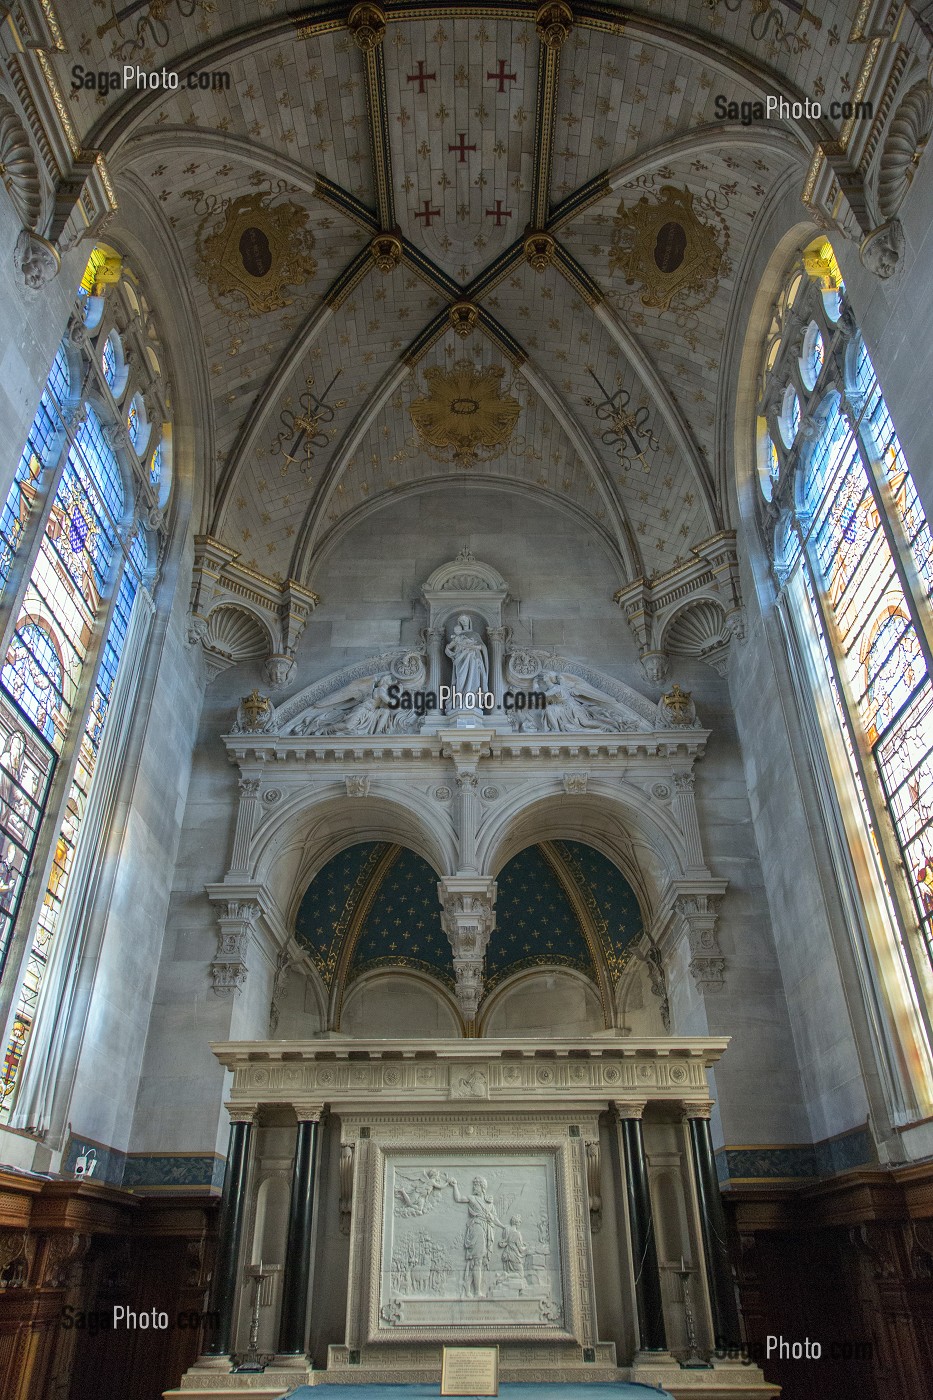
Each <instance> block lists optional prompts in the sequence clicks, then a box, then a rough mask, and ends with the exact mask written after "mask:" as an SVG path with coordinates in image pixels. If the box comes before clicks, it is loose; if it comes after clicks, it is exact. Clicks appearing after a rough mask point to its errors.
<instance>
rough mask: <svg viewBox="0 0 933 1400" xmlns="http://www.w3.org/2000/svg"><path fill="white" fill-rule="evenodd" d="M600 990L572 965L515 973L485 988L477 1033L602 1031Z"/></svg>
mask: <svg viewBox="0 0 933 1400" xmlns="http://www.w3.org/2000/svg"><path fill="white" fill-rule="evenodd" d="M605 1029H606V1022H605V1019H604V1016H603V1009H602V1004H601V1002H600V997H599V991H598V990H597V988H596V987H595V986H594V985H593V983H592V982H591V981H590V980H589V978H587V977H584V976H583V975H582V974H581V973H579V972H576V971H574V970H573V969H572V968H565V967H541V968H534V969H527V970H525V971H523V972H517V973H516V974H515V975H514V976H513V977H509V978H508V979H507V980H506V981H504V982H503V983H502V984H501V985H500V986H498V987H496V988H495V989H494V991H493V992H491V993H490V995H489V997H488V999H487V1001H486V1003H485V1004H484V1006H483V1008H482V1012H481V1015H480V1023H479V1033H480V1035H482V1036H533V1037H534V1038H535V1039H540V1038H541V1037H542V1036H557V1037H560V1036H584V1035H598V1034H599V1033H600V1032H601V1031H605Z"/></svg>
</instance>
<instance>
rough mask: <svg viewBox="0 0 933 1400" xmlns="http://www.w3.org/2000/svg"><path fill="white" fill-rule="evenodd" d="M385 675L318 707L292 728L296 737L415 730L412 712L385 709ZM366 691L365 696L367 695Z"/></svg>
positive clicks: (388, 680) (389, 681)
mask: <svg viewBox="0 0 933 1400" xmlns="http://www.w3.org/2000/svg"><path fill="white" fill-rule="evenodd" d="M391 685H392V677H391V676H390V675H389V673H388V671H385V672H383V674H382V675H380V676H375V677H374V678H373V680H372V681H371V682H367V683H366V684H365V685H363V686H356V687H354V689H353V691H352V692H351V693H350V694H349V695H347V696H345V697H344V698H343V699H342V700H336V701H334V702H332V703H331V704H329V705H326V706H322V707H321V708H320V709H319V710H317V711H316V712H315V713H313V714H310V715H309V716H308V717H307V719H305V720H303V721H302V723H301V724H300V725H299V726H298V727H296V729H295V733H296V734H317V735H327V734H391V733H395V732H398V731H400V730H410V729H413V728H415V727H416V726H417V724H418V717H417V715H416V714H415V712H414V711H413V710H393V709H390V708H389V687H390V686H391ZM367 690H368V693H367Z"/></svg>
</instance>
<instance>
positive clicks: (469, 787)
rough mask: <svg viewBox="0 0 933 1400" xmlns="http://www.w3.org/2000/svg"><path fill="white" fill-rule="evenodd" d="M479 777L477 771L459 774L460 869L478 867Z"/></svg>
mask: <svg viewBox="0 0 933 1400" xmlns="http://www.w3.org/2000/svg"><path fill="white" fill-rule="evenodd" d="M478 781H479V780H478V778H477V776H476V774H475V773H458V774H457V794H458V799H459V800H458V804H457V806H458V812H457V815H458V817H459V819H460V820H459V828H460V830H459V835H460V869H461V870H471V871H472V870H475V869H476V827H477V821H476V818H477V815H478V813H479V798H478V797H477V795H476V788H477V784H478Z"/></svg>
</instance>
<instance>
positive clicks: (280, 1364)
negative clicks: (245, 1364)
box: [162, 1356, 314, 1400]
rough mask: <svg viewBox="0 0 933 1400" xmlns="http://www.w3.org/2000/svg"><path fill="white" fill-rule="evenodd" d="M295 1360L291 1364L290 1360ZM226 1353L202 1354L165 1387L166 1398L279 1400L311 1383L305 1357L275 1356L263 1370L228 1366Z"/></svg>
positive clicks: (181, 1399)
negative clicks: (169, 1387)
mask: <svg viewBox="0 0 933 1400" xmlns="http://www.w3.org/2000/svg"><path fill="white" fill-rule="evenodd" d="M293 1363H294V1364H293ZM230 1365H231V1362H230V1357H229V1356H201V1357H199V1358H198V1360H197V1361H196V1362H195V1363H194V1365H193V1366H192V1367H191V1368H190V1370H188V1371H186V1372H185V1374H184V1375H183V1376H182V1378H181V1381H180V1382H179V1385H178V1389H177V1390H165V1391H163V1392H162V1393H163V1396H164V1397H165V1400H224V1397H225V1396H231V1395H244V1394H246V1395H249V1396H251V1397H253V1400H279V1397H280V1396H282V1395H286V1394H288V1393H290V1392H291V1391H293V1390H296V1389H297V1387H298V1386H299V1385H313V1384H314V1382H313V1380H312V1378H311V1377H312V1370H311V1365H310V1363H309V1361H308V1359H307V1357H304V1356H300V1357H282V1358H279V1357H276V1358H275V1360H274V1361H272V1362H271V1363H270V1364H269V1365H268V1366H267V1367H266V1369H265V1371H241V1372H239V1373H238V1374H234V1373H233V1372H232V1371H231V1370H230Z"/></svg>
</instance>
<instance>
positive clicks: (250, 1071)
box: [211, 1036, 729, 1112]
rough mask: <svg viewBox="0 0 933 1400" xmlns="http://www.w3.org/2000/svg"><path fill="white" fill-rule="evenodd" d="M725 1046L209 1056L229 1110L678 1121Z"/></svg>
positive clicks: (506, 1044)
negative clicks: (418, 1108)
mask: <svg viewBox="0 0 933 1400" xmlns="http://www.w3.org/2000/svg"><path fill="white" fill-rule="evenodd" d="M728 1044H729V1037H728V1036H710V1037H702V1038H699V1037H692V1036H668V1037H662V1038H655V1039H628V1038H625V1039H622V1038H615V1037H614V1038H611V1039H610V1038H608V1037H607V1038H606V1039H602V1038H598V1037H594V1038H590V1039H589V1040H587V1041H579V1040H555V1041H552V1042H549V1043H548V1047H547V1052H546V1054H542V1053H541V1052H540V1051H538V1050H536V1048H535V1043H534V1042H533V1041H529V1040H521V1039H516V1038H508V1039H505V1038H502V1039H499V1038H497V1039H494V1040H436V1041H402V1040H354V1039H349V1038H344V1037H338V1036H332V1037H327V1038H323V1037H322V1038H321V1039H318V1040H313V1041H312V1040H304V1041H223V1042H212V1044H211V1049H212V1051H213V1052H214V1054H215V1056H216V1057H217V1059H218V1060H219V1061H220V1063H221V1064H222V1065H224V1067H225V1068H227V1069H229V1070H232V1071H233V1075H234V1080H233V1088H232V1091H231V1095H230V1100H229V1105H228V1106H229V1107H231V1108H233V1107H238V1108H241V1109H249V1108H250V1107H255V1106H257V1105H259V1104H289V1103H302V1102H306V1101H308V1100H310V1099H314V1100H317V1101H322V1102H326V1103H330V1104H338V1105H340V1106H341V1108H346V1109H349V1108H352V1106H353V1105H354V1104H358V1105H364V1104H367V1105H371V1104H372V1103H373V1101H374V1100H376V1101H377V1102H378V1104H379V1105H380V1106H381V1107H384V1108H386V1109H390V1108H394V1107H396V1106H397V1107H398V1108H399V1109H402V1108H409V1107H412V1106H414V1105H417V1104H420V1105H422V1106H424V1107H430V1108H431V1109H432V1110H436V1109H439V1108H447V1107H448V1106H450V1105H453V1106H455V1107H456V1106H459V1108H460V1109H461V1110H462V1109H464V1108H466V1107H467V1106H468V1107H469V1108H470V1109H471V1111H472V1110H476V1109H477V1108H480V1109H481V1108H482V1107H483V1105H484V1104H489V1106H490V1107H492V1106H495V1107H499V1106H501V1105H507V1104H508V1105H514V1106H516V1107H521V1106H524V1107H529V1100H533V1102H534V1104H535V1105H540V1104H542V1103H548V1104H555V1105H557V1104H566V1105H568V1106H569V1105H573V1106H580V1107H581V1108H583V1107H585V1106H587V1105H590V1104H599V1105H601V1106H603V1107H605V1105H606V1104H607V1103H608V1102H609V1100H611V1099H617V1098H622V1099H624V1100H625V1102H626V1103H647V1102H648V1101H654V1102H666V1103H669V1104H672V1105H676V1106H677V1107H678V1108H680V1109H681V1110H682V1111H688V1112H689V1111H690V1110H691V1109H692V1108H696V1109H699V1108H701V1107H703V1106H705V1105H707V1104H708V1103H709V1084H708V1081H707V1073H706V1072H707V1069H708V1068H709V1067H710V1066H711V1065H713V1064H715V1063H716V1061H717V1060H718V1059H719V1058H720V1056H721V1055H722V1054H723V1052H724V1051H725V1049H726V1047H727V1045H728Z"/></svg>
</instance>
